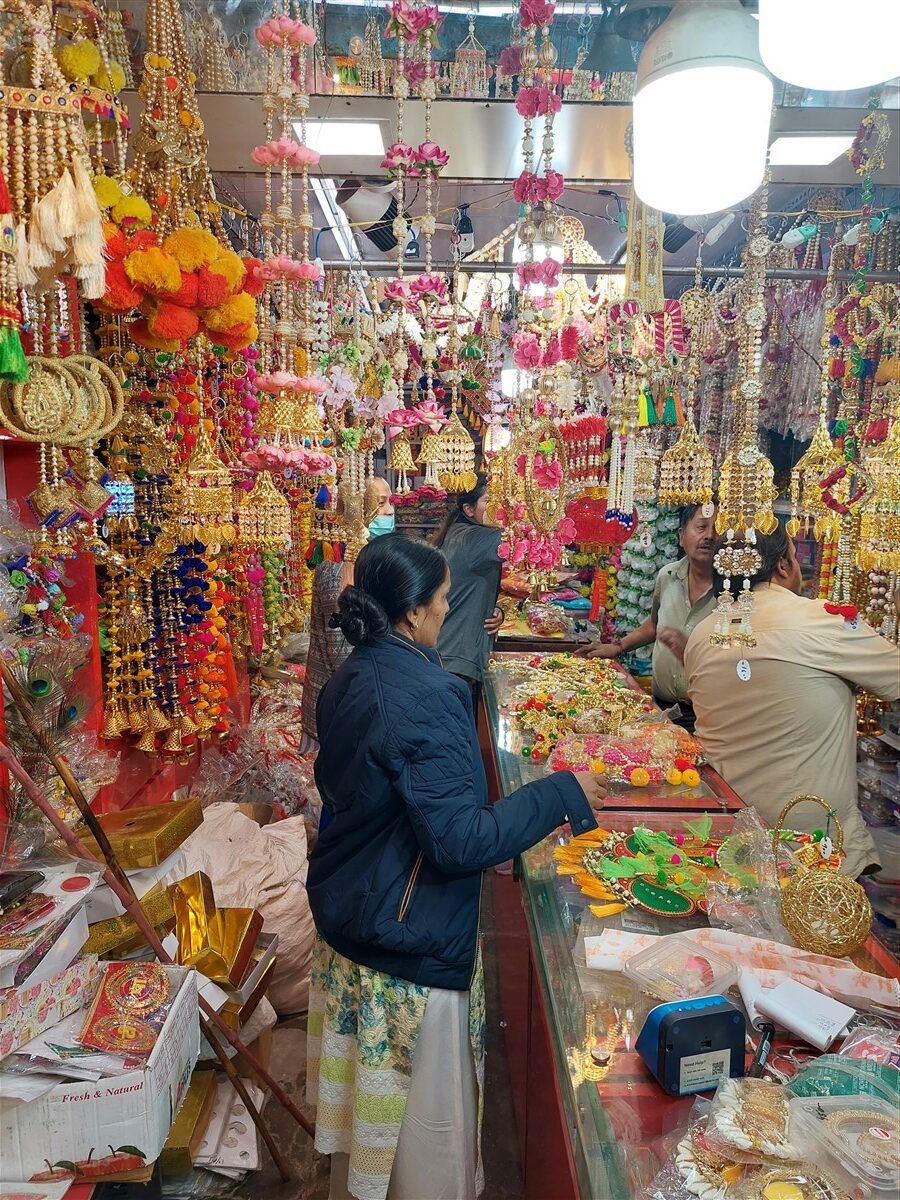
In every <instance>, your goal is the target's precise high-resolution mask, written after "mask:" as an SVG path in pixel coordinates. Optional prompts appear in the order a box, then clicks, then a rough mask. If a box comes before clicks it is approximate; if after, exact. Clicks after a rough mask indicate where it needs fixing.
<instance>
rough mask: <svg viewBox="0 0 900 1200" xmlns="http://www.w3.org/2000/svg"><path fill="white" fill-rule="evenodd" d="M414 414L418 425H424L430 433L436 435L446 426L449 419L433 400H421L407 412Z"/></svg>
mask: <svg viewBox="0 0 900 1200" xmlns="http://www.w3.org/2000/svg"><path fill="white" fill-rule="evenodd" d="M409 411H410V412H412V413H415V415H416V418H417V420H418V423H419V424H420V425H424V426H425V427H426V429H428V431H429V432H430V433H437V432H438V431H439V430H441V429H443V427H444V426H445V425H446V424H447V421H448V420H449V418H448V417H447V416H446V414H445V413H444V411H443V409H442V408H440V407H439V406H438V405H437V404H436V403H435V401H434V400H423V401H422V403H421V404H415V405H413V407H412V408H411V409H410V410H409Z"/></svg>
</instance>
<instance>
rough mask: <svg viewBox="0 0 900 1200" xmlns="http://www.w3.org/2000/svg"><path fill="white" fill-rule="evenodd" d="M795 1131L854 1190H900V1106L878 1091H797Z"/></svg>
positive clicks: (870, 1193)
mask: <svg viewBox="0 0 900 1200" xmlns="http://www.w3.org/2000/svg"><path fill="white" fill-rule="evenodd" d="M790 1122H791V1125H790V1128H791V1137H792V1138H793V1139H794V1141H795V1142H796V1144H797V1145H798V1146H799V1147H801V1149H802V1153H803V1154H804V1156H805V1157H806V1159H807V1160H808V1161H809V1162H814V1163H816V1165H817V1166H819V1167H820V1168H821V1170H822V1171H824V1172H825V1173H826V1174H827V1175H828V1176H829V1177H830V1178H832V1179H834V1180H835V1181H836V1182H837V1183H838V1184H839V1185H840V1186H842V1187H845V1188H846V1189H847V1191H848V1192H850V1194H851V1195H853V1196H860V1197H866V1198H871V1200H874V1198H876V1197H883V1198H884V1200H887V1198H888V1197H889V1196H890V1197H896V1196H897V1195H898V1193H900V1112H898V1109H897V1106H896V1105H891V1104H885V1103H884V1102H883V1101H882V1100H878V1099H876V1098H875V1097H873V1096H821V1097H815V1098H813V1097H809V1098H808V1097H799V1096H798V1097H796V1098H795V1099H793V1100H792V1101H791V1105H790Z"/></svg>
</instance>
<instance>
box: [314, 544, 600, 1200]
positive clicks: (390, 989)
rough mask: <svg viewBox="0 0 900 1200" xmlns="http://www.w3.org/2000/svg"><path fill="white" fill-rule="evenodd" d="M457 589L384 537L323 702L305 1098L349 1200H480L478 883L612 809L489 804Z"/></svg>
mask: <svg viewBox="0 0 900 1200" xmlns="http://www.w3.org/2000/svg"><path fill="white" fill-rule="evenodd" d="M449 589H450V574H449V570H448V568H447V563H446V560H445V559H444V556H443V555H442V554H441V552H440V551H439V550H437V549H435V548H434V547H431V546H428V545H427V544H425V543H424V542H417V541H413V540H411V539H406V538H402V537H399V536H389V537H385V538H379V539H378V540H377V541H376V542H373V543H370V544H369V545H368V546H366V547H365V549H364V550H363V551H362V552H361V554H360V556H359V558H358V560H357V564H356V573H355V582H354V586H352V587H349V588H346V589H345V590H344V591H343V592H342V593H341V597H340V600H339V605H338V612H337V614H336V615H335V618H334V619H335V621H336V622H337V623H338V624H339V626H340V628H341V629H342V630H343V632H344V635H345V637H346V638H347V640H348V641H349V642H350V643H351V644H352V645H353V646H354V647H355V649H354V650H353V652H352V653H351V655H350V657H349V658H348V659H347V661H346V662H345V663H344V664H343V665H342V666H341V667H340V668H339V669H338V671H337V672H336V673H335V674H334V676H333V677H332V678H331V680H330V681H329V682H328V684H327V685H326V686H325V688H324V689H323V691H322V693H321V695H320V697H319V702H318V709H317V724H318V734H319V743H320V747H321V748H320V751H319V755H318V757H317V759H316V766H315V773H316V782H317V784H318V787H319V791H320V793H321V795H322V800H323V804H324V806H325V808H326V809H327V811H328V813H329V816H330V818H331V820H330V822H329V824H328V826H327V828H326V829H325V830H324V832H323V833H322V835H321V837H320V839H319V843H318V845H317V847H316V849H315V851H314V853H313V855H312V857H311V859H310V866H309V877H308V882H307V887H308V892H309V900H310V905H311V907H312V912H313V916H314V917H315V921H316V927H317V930H318V934H319V937H318V939H317V945H316V951H315V956H314V962H313V975H312V987H311V994H310V1016H309V1076H308V1078H309V1098H310V1102H311V1103H312V1104H314V1105H315V1106H316V1107H317V1123H316V1147H317V1148H318V1149H319V1150H320V1151H322V1152H323V1153H326V1154H331V1155H332V1156H333V1157H332V1184H331V1196H332V1197H333V1198H336V1197H345V1196H356V1197H358V1198H359V1200H385V1198H386V1197H389V1200H443V1198H447V1200H474V1197H475V1196H476V1195H477V1193H478V1190H479V1170H478V1163H479V1153H478V1137H479V1129H480V1119H479V1109H480V1105H479V1101H480V1086H479V1084H480V1079H481V1077H482V1075H481V1066H482V1062H483V1039H484V991H483V984H482V980H481V970H480V955H479V952H478V917H479V905H480V895H481V873H482V871H483V870H485V868H487V867H490V866H493V865H494V864H495V863H499V862H503V861H504V860H506V859H508V858H511V857H512V856H513V855H516V854H519V853H520V852H521V851H523V850H525V849H527V848H528V847H529V846H532V845H534V843H535V842H538V841H540V840H541V839H542V838H544V837H546V836H547V834H549V833H550V832H552V830H554V829H555V828H556V827H557V826H558V825H561V824H563V823H564V822H566V821H569V822H570V823H571V825H572V828H573V830H574V831H575V832H576V833H583V832H586V831H587V830H589V829H593V828H595V827H596V819H595V816H594V812H595V811H597V810H599V809H600V808H602V805H603V798H604V795H605V791H604V788H603V785H602V783H601V782H600V780H599V779H598V778H597V776H595V775H590V774H585V775H573V774H569V773H567V772H559V773H556V774H554V775H551V776H548V777H547V778H546V779H543V780H540V781H539V782H537V783H531V784H528V785H527V786H526V787H523V788H520V789H519V790H518V791H517V792H515V793H513V794H512V795H511V796H507V797H506V798H505V799H503V800H501V801H500V802H499V803H498V804H495V805H493V806H491V805H489V804H488V802H487V787H486V782H485V776H484V768H483V766H482V762H481V755H480V753H479V749H478V739H477V735H476V730H475V722H474V716H473V712H472V702H471V697H470V694H469V690H468V688H467V687H466V685H465V684H464V683H463V682H462V681H461V680H460V679H457V678H456V677H455V676H453V675H451V674H450V673H449V672H447V671H445V670H443V668H442V666H441V663H440V658H439V656H438V654H437V652H436V651H435V650H434V645H435V642H436V640H437V636H438V633H439V631H440V628H441V624H442V622H443V620H444V617H445V615H446V613H447V608H448V604H447V593H448V592H449Z"/></svg>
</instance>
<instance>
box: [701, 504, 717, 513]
mask: <svg viewBox="0 0 900 1200" xmlns="http://www.w3.org/2000/svg"><path fill="white" fill-rule="evenodd" d="M715 511H716V506H715V505H714V504H710V503H708V502H707V503H706V504H702V505H701V506H700V516H701V517H711V516H712V515H713V513H714V512H715Z"/></svg>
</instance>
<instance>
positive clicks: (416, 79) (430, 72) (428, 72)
mask: <svg viewBox="0 0 900 1200" xmlns="http://www.w3.org/2000/svg"><path fill="white" fill-rule="evenodd" d="M437 73H438V65H437V63H436V62H435V61H434V60H433V59H429V60H428V62H427V63H424V62H420V61H419V59H417V58H407V59H405V60H404V63H403V75H404V78H405V79H406V82H407V83H408V84H409V86H410V87H419V86H420V85H421V84H423V83H424V82H425V80H426V79H435V78H436V77H437Z"/></svg>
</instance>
